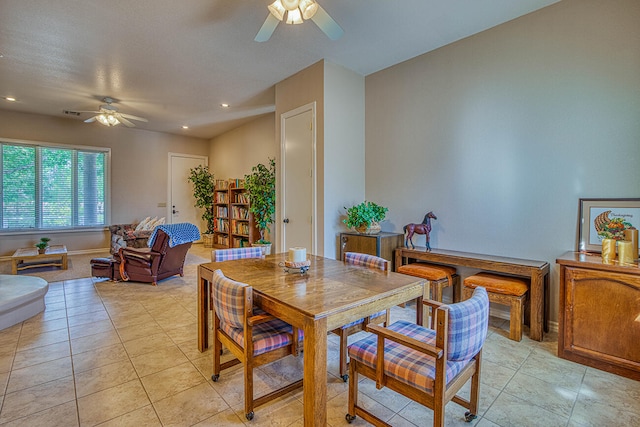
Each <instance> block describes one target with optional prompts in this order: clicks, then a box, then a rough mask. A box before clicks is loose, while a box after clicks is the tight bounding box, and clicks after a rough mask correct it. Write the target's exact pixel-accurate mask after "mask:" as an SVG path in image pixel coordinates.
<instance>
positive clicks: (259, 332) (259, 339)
mask: <svg viewBox="0 0 640 427" xmlns="http://www.w3.org/2000/svg"><path fill="white" fill-rule="evenodd" d="M260 312H262V314H266V313H265V312H264V311H262V310H256V309H254V313H255V315H259V314H260ZM220 329H221V330H222V331H224V332H225V333H226V334H227V335H229V336H230V337H231V338H232V339H233V340H234V341H235V342H237V343H238V344H239V345H240V346H241V347H244V331H243V330H242V329H239V328H233V327H231V326H230V325H228V324H224V323H221V324H220ZM292 329H293V328H292V327H291V325H290V324H288V323H285V322H283V321H282V320H280V319H273V320H270V321H268V322H265V323H260V324H258V325H255V326H254V327H253V330H252V332H253V355H254V356H258V355H260V354H263V353H268V352H269V351H272V350H276V349H278V348H282V347H286V346H288V345H291V341H292V334H293V331H292ZM302 339H303V333H302V330H301V329H299V330H298V340H299V341H302Z"/></svg>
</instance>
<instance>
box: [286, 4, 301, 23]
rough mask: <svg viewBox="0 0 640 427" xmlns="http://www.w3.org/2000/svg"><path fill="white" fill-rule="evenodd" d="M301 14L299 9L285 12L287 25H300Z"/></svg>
mask: <svg viewBox="0 0 640 427" xmlns="http://www.w3.org/2000/svg"><path fill="white" fill-rule="evenodd" d="M302 22H303V21H302V14H301V13H300V9H297V8H296V9H293V10H290V11H288V12H287V24H302Z"/></svg>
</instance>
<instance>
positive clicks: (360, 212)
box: [342, 200, 389, 234]
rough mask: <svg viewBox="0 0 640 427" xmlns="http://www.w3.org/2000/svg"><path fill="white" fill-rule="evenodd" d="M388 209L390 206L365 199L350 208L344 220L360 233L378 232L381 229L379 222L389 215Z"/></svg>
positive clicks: (348, 225) (349, 226)
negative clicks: (383, 205) (386, 206)
mask: <svg viewBox="0 0 640 427" xmlns="http://www.w3.org/2000/svg"><path fill="white" fill-rule="evenodd" d="M345 209H347V208H346V207H345ZM388 210H389V208H385V207H382V206H380V205H377V204H375V203H373V202H367V201H366V200H365V201H364V202H362V203H360V204H359V205H355V206H351V207H350V208H348V209H347V218H346V219H343V220H342V222H343V223H344V224H346V226H347V227H348V228H353V229H355V230H356V231H357V232H358V233H360V234H378V233H379V232H380V229H381V228H380V224H379V223H380V221H382V220H384V218H385V217H386V216H387V211H388Z"/></svg>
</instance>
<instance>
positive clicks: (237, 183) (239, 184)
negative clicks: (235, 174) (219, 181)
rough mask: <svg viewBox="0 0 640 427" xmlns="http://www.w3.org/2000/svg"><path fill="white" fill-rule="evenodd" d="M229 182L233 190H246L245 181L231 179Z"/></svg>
mask: <svg viewBox="0 0 640 427" xmlns="http://www.w3.org/2000/svg"><path fill="white" fill-rule="evenodd" d="M229 182H230V183H231V187H232V188H244V179H240V178H236V179H230V180H229Z"/></svg>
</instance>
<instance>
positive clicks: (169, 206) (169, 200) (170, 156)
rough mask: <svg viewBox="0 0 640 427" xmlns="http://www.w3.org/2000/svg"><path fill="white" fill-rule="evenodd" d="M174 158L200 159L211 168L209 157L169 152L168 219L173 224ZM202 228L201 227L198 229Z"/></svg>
mask: <svg viewBox="0 0 640 427" xmlns="http://www.w3.org/2000/svg"><path fill="white" fill-rule="evenodd" d="M174 157H187V158H190V159H199V160H202V162H203V164H204V165H206V166H209V156H202V155H199V154H184V153H173V152H169V154H168V156H167V162H168V166H167V171H168V174H167V202H166V204H167V206H166V208H167V215H166V217H167V218H170V221H172V222H173V216H172V215H173V212H171V177H172V176H173V175H172V174H173V170H172V162H171V160H172V159H173V158H174ZM198 228H200V227H198Z"/></svg>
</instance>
